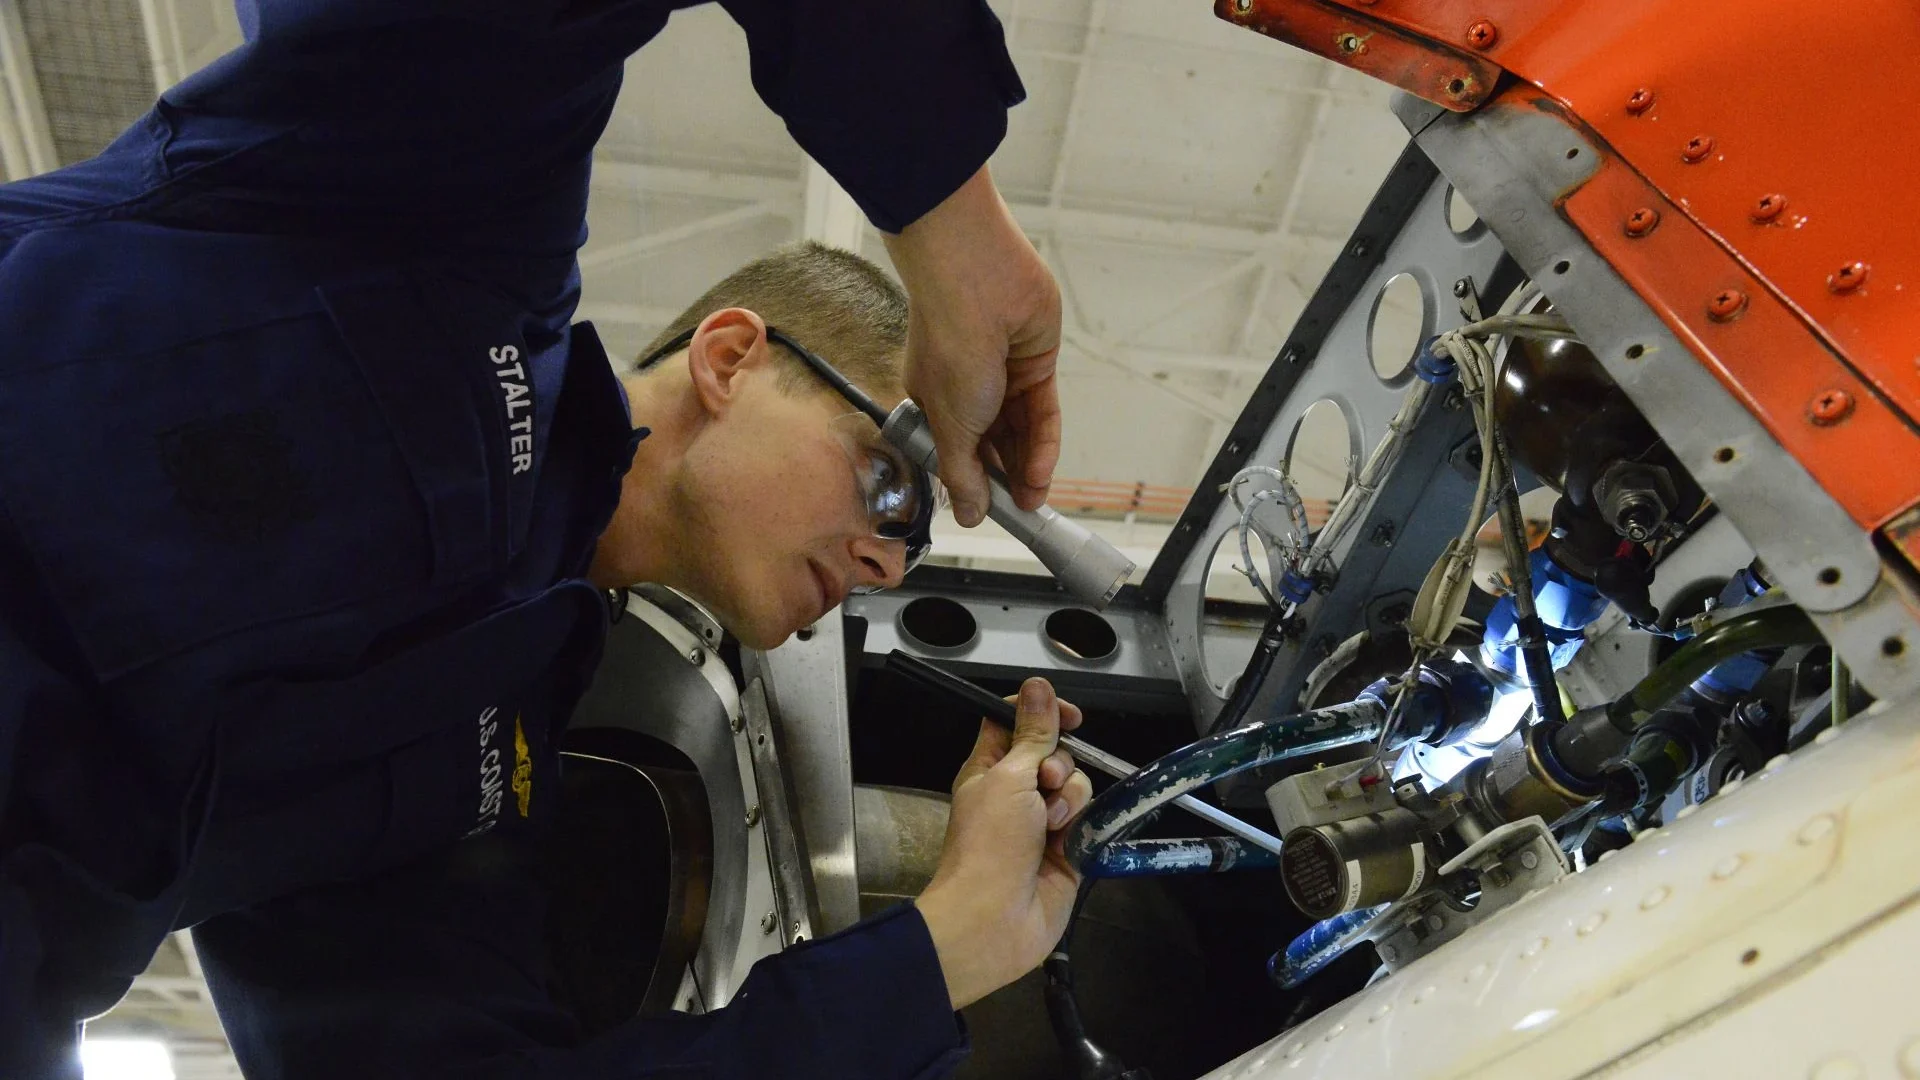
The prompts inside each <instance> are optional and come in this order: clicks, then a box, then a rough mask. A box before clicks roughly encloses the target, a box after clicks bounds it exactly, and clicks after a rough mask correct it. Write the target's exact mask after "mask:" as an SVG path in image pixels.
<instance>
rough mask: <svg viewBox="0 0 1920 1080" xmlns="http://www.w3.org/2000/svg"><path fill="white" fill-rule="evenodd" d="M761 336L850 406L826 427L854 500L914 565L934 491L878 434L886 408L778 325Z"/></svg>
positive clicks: (929, 525)
mask: <svg viewBox="0 0 1920 1080" xmlns="http://www.w3.org/2000/svg"><path fill="white" fill-rule="evenodd" d="M693 333H694V332H693V330H691V329H690V330H687V331H685V332H683V333H681V334H678V335H676V336H675V337H674V338H673V340H671V341H668V342H667V343H666V344H664V345H662V346H660V347H659V348H658V349H655V350H654V351H653V352H652V353H649V354H648V355H647V356H646V357H644V358H643V359H642V360H641V361H640V363H639V365H638V366H639V367H641V368H647V367H651V366H652V365H654V364H656V363H658V362H659V361H661V360H663V359H665V358H666V357H668V356H671V355H673V354H674V353H676V352H679V351H680V350H681V349H684V348H686V347H687V345H688V343H690V342H691V341H692V340H693ZM767 339H768V340H769V341H772V342H774V343H775V344H778V345H783V346H785V347H786V348H787V350H788V351H790V352H792V353H793V354H794V355H795V356H797V357H799V358H800V361H801V362H802V363H804V364H806V365H807V367H808V368H809V369H811V370H812V371H813V373H814V374H815V375H817V376H819V377H820V378H821V379H822V380H823V381H825V382H826V384H827V385H828V386H831V387H833V389H834V391H835V392H836V393H838V394H839V395H840V396H841V397H843V398H845V399H846V400H847V402H848V404H850V405H852V406H853V407H854V411H852V412H849V413H846V414H844V415H842V416H839V417H837V418H835V419H834V420H833V421H832V422H831V427H832V430H833V434H834V436H835V438H836V439H837V441H839V443H840V445H841V448H842V449H843V450H844V451H845V453H846V455H847V463H848V465H849V467H850V468H851V469H852V470H853V480H854V492H855V498H856V499H858V500H859V503H860V509H861V511H862V512H864V513H865V514H866V515H867V519H868V520H869V521H870V522H871V523H872V526H873V535H875V536H877V537H879V538H880V539H882V540H890V541H895V542H898V543H902V544H905V545H906V549H907V550H906V565H907V569H909V570H911V569H913V568H914V567H915V566H918V565H919V564H920V561H921V560H923V559H925V558H926V557H927V553H928V552H929V551H931V550H932V548H933V514H934V511H935V510H936V509H937V507H938V500H939V495H940V488H939V486H938V483H937V482H936V481H935V480H934V479H933V477H931V476H928V475H927V472H926V470H925V469H922V468H920V467H919V466H917V465H915V464H913V463H912V462H910V461H908V460H907V458H906V456H905V455H904V454H902V453H900V452H899V451H898V450H896V449H895V448H894V447H893V446H892V445H891V444H889V443H888V442H887V441H886V440H885V439H883V438H882V437H881V435H880V425H881V424H883V423H885V422H886V418H887V414H886V411H885V410H884V409H882V408H880V406H879V405H878V404H876V403H875V402H874V400H873V399H872V398H871V397H868V396H867V394H866V392H865V391H863V390H861V389H860V388H859V387H857V386H855V385H854V384H853V383H852V381H851V380H849V379H848V378H847V377H846V376H845V375H842V374H841V373H840V372H839V371H838V370H837V369H836V368H834V366H833V365H832V364H829V363H827V361H826V360H825V359H823V358H822V357H820V356H819V355H818V354H816V353H814V352H813V351H812V350H810V349H808V348H807V347H806V346H804V345H801V344H800V343H799V342H797V341H795V340H793V338H791V337H789V336H787V335H786V334H784V333H782V332H781V331H779V330H778V329H775V328H774V327H771V326H769V327H767ZM856 591H869V590H856Z"/></svg>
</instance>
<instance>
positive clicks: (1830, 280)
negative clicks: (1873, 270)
mask: <svg viewBox="0 0 1920 1080" xmlns="http://www.w3.org/2000/svg"><path fill="white" fill-rule="evenodd" d="M1868 269H1869V267H1868V266H1867V264H1866V263H1863V262H1850V263H1848V264H1847V265H1845V266H1843V267H1841V268H1840V269H1838V270H1835V271H1834V272H1833V273H1831V274H1828V275H1827V288H1829V289H1832V290H1833V291H1834V292H1837V293H1848V292H1852V291H1853V290H1855V289H1857V288H1859V287H1860V286H1862V285H1865V284H1866V283H1867V270H1868Z"/></svg>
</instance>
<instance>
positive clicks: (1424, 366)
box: [1413, 337, 1459, 385]
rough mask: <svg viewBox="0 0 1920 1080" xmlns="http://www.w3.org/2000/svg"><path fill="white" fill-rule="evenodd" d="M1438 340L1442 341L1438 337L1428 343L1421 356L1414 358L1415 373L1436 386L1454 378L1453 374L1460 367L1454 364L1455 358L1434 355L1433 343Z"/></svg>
mask: <svg viewBox="0 0 1920 1080" xmlns="http://www.w3.org/2000/svg"><path fill="white" fill-rule="evenodd" d="M1438 340H1440V339H1439V338H1437V337H1436V338H1434V339H1432V340H1431V341H1428V342H1427V344H1426V347H1424V348H1422V349H1421V350H1420V353H1419V355H1418V356H1415V357H1414V358H1413V373H1414V374H1415V375H1418V376H1420V378H1421V379H1422V380H1424V381H1426V382H1430V383H1434V384H1436V385H1437V384H1439V383H1443V382H1446V381H1447V380H1449V379H1451V378H1453V373H1454V372H1455V371H1456V370H1458V367H1459V365H1457V364H1455V363H1454V362H1453V357H1451V356H1436V355H1435V354H1434V352H1433V342H1435V341H1438Z"/></svg>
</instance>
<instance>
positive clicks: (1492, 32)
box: [1467, 19, 1500, 49]
mask: <svg viewBox="0 0 1920 1080" xmlns="http://www.w3.org/2000/svg"><path fill="white" fill-rule="evenodd" d="M1499 40H1500V28H1499V27H1497V26H1495V25H1493V24H1492V23H1490V22H1488V21H1487V20H1485V19H1481V20H1480V21H1479V22H1477V23H1474V24H1473V25H1472V26H1469V27H1467V44H1469V45H1471V46H1473V47H1474V48H1476V49H1491V48H1493V43H1494V42H1496V41H1499Z"/></svg>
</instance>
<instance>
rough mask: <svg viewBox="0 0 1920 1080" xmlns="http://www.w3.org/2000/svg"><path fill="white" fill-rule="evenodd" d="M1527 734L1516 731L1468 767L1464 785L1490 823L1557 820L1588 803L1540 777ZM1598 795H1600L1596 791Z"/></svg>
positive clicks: (1463, 776)
mask: <svg viewBox="0 0 1920 1080" xmlns="http://www.w3.org/2000/svg"><path fill="white" fill-rule="evenodd" d="M1527 735H1528V733H1527V732H1524V731H1516V732H1514V733H1513V735H1511V736H1509V737H1508V738H1507V740H1506V741H1505V742H1503V743H1501V744H1500V745H1499V746H1498V747H1496V748H1494V751H1493V754H1492V755H1491V756H1490V757H1487V758H1485V759H1483V760H1481V761H1476V762H1474V763H1473V764H1472V765H1470V766H1468V767H1467V771H1466V772H1465V773H1463V774H1462V783H1463V785H1464V787H1465V789H1466V791H1467V793H1468V795H1469V796H1470V797H1471V798H1472V800H1473V804H1474V808H1475V809H1476V810H1478V811H1479V812H1480V814H1481V816H1482V817H1484V818H1486V819H1487V820H1488V821H1498V822H1512V821H1519V820H1522V819H1523V818H1529V817H1533V816H1536V815H1538V816H1539V817H1541V818H1544V819H1546V820H1547V821H1549V822H1552V821H1558V820H1560V818H1561V817H1562V816H1564V815H1565V814H1566V813H1567V811H1569V810H1572V809H1573V808H1574V807H1576V806H1579V805H1581V804H1583V803H1584V802H1586V799H1576V798H1571V797H1570V793H1568V792H1564V791H1562V790H1560V789H1559V788H1557V787H1555V786H1553V785H1552V784H1550V783H1549V782H1548V781H1547V780H1545V779H1543V778H1542V776H1541V775H1540V770H1539V768H1538V767H1537V766H1536V765H1535V763H1534V758H1533V754H1532V753H1531V751H1530V747H1529V746H1528V739H1527ZM1595 794H1598V790H1597V789H1596V791H1595Z"/></svg>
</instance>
